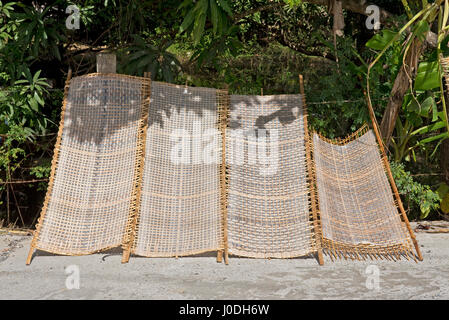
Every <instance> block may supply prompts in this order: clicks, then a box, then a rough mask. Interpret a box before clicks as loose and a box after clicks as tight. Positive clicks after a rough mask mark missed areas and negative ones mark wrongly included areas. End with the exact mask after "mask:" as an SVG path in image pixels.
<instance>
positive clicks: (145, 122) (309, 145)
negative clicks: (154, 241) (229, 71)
mask: <svg viewBox="0 0 449 320" xmlns="http://www.w3.org/2000/svg"><path fill="white" fill-rule="evenodd" d="M445 66H448V67H447V68H449V63H446V65H445ZM103 75H106V76H109V77H110V78H108V79H114V78H117V79H122V80H126V79H128V78H129V79H130V80H132V81H137V82H139V83H140V88H141V89H140V90H141V91H140V98H136V100H138V101H140V109H139V110H140V111H139V112H140V113H139V115H138V117H137V119H138V121H137V125H136V127H137V133H136V146H135V150H136V152H135V156H134V157H135V159H134V160H135V164H134V167H133V172H134V174H133V177H132V192H131V195H130V198H129V207H128V208H129V209H128V215H127V220H126V226H125V227H124V228H123V229H124V230H123V233H122V234H121V235H122V243H121V245H122V248H123V257H122V262H123V263H126V262H128V260H129V258H130V255H131V254H133V253H135V251H134V250H135V247H136V243H137V242H138V238H137V236H138V232H139V224H140V218H141V216H140V214H141V212H140V209H141V206H142V197H143V196H142V188H143V180H144V168H145V164H146V162H145V150H146V149H148V144H147V141H146V140H147V135H148V129H149V115H150V110H151V108H152V106H150V98H151V95H152V90H153V83H152V82H151V80H150V74H149V73H146V74H145V77H144V78H137V77H130V76H123V75H111V74H103ZM85 77H86V79H90V78H92V79H93V80H92V81H95V77H98V74H92V75H87V76H85ZM127 77H128V78H127ZM100 81H102V80H101V79H100ZM70 84H71V71H69V73H68V77H67V81H66V85H65V89H64V101H63V105H62V110H61V120H60V126H59V131H58V135H57V140H56V145H55V152H54V155H53V160H52V168H51V174H50V179H49V185H48V190H47V194H46V198H45V201H44V205H43V209H42V212H41V217H40V218H39V220H38V224H37V226H36V231H35V233H34V237H33V240H32V243H31V248H30V251H29V254H28V257H27V261H26V263H27V264H29V263H30V262H31V259H32V255H33V252H34V250H35V249H38V248H39V246H38V244H37V242H38V237H39V234H40V232H41V228H42V224H43V221H44V219H45V218H46V214H47V211H48V207H49V203H50V198H51V197H52V193H53V191H54V190H53V189H54V184H55V173H56V168H57V166H58V163H59V160H60V157H61V154H60V149H61V141H62V137H63V131H64V122H65V115H66V105H67V99H68V92H69V85H70ZM299 85H300V96H299V99H301V101H296V103H297V104H298V108H299V109H300V110H302V111H300V115H299V118H300V119H302V122H301V121H300V122H299V125H301V126H303V127H304V128H303V130H304V132H303V133H304V134H303V135H302V133H300V134H299V135H297V136H293V137H289V138H288V139H287V140H286V142H287V143H291V142H292V141H297V140H301V139H302V138H303V139H304V142H302V143H303V144H304V145H303V146H302V143H301V142H298V144H297V145H296V146H298V145H301V148H302V147H304V150H305V152H304V158H303V159H304V161H305V163H304V167H305V168H304V169H305V175H302V176H301V177H304V176H305V177H306V185H307V190H308V191H307V199H308V200H307V201H308V202H307V203H309V205H310V207H308V208H307V210H309V211H308V213H309V215H308V217H307V219H308V220H307V221H306V222H304V221H303V222H301V223H303V224H304V226H306V225H307V227H306V229H303V231H302V232H303V233H306V232H309V229H308V228H309V226H310V233H311V234H310V237H309V235H306V236H305V237H304V239H302V241H309V244H308V245H307V249H304V250H309V251H301V252H302V254H300V250H299V249H298V248H296V249H294V250H293V249H292V250H291V251H290V252H288V251H285V252H277V253H276V252H275V253H273V252H269V253H268V252H265V251H264V250H265V249H263V248H262V249H260V248H259V247H258V248H256V249H257V250H255V251H251V250H252V249H251V248H249V249H248V250H249V251H246V253H245V251H244V250H243V251H240V252H243V253H244V254H249V256H252V257H259V258H261V257H273V256H274V257H284V258H285V257H289V258H291V257H295V256H301V255H304V252H307V253H308V252H313V253H315V254H316V255H317V260H318V262H319V264H320V265H323V263H324V261H323V250H325V252H327V253H329V252H330V255H331V258H334V257H335V258H337V257H343V258H351V259H360V258H363V257H364V256H368V257H371V258H373V257H374V258H377V257H379V258H383V257H385V258H387V259H389V258H392V260H396V258H399V257H400V255H401V252H402V251H401V250H403V248H402V247H401V246H400V245H396V244H392V245H386V246H385V247H383V248H381V249H380V250H379V249H378V250H377V251H376V250H372V248H371V247H369V246H365V245H360V246H350V245H348V244H346V243H338V241H330V240H329V239H326V238H325V237H324V236H323V223H322V222H323V221H322V217H321V212H320V199H319V194H318V182H317V166H316V159H315V154H314V150H315V149H314V148H315V146H314V143H313V134H314V133H313V132H312V133H311V132H310V131H309V128H308V114H307V105H306V98H305V90H304V80H303V77H302V76H301V75H300V76H299ZM448 85H449V82H448ZM158 86H159V87H160V88H161V90H165V89H163V88H165V87H164V86H167V88H172V89H173V90H179V89H180V88H179V86H176V85H170V84H162V83H159V84H158ZM128 89H129V88H128ZM170 90H171V89H170ZM185 90H187V87H186V88H185ZM192 90H193V91H194V92H196V94H198V96H201V94H204V95H205V96H204V97H206V96H208V97H209V98H208V99H214V100H207V99H206V98H205V101H204V102H203V105H202V104H201V103H197V104H196V105H194V106H196V107H198V108H200V107H202V106H203V107H204V106H205V105H204V104H207V105H208V107H211V110H214V112H216V115H217V120H216V124H215V125H216V127H217V129H218V131H219V133H220V142H219V144H220V150H221V154H220V155H221V157H220V158H221V159H220V160H221V161H220V163H219V164H218V165H217V167H214V169H213V170H214V172H215V170H216V172H217V174H218V181H219V182H218V183H217V186H216V187H217V190H219V191H217V192H218V198H217V199H218V200H217V201H218V204H217V206H218V209H217V210H218V211H219V217H220V219H221V221H220V222H219V224H220V225H221V230H220V232H217V233H216V234H215V235H214V237H215V238H216V237H217V235H219V236H218V238H219V239H218V242H217V241H215V240H216V239H215V238H214V239H215V240H212V242H214V244H211V245H210V246H208V245H207V244H206V245H205V246H203V247H201V246H200V247H198V248H196V249H191V250H190V249H186V250H184V251H180V252H181V255H188V254H196V253H200V252H206V251H215V250H216V251H217V261H218V262H222V261H223V257H224V261H225V263H226V264H228V255H229V252H230V249H229V243H230V239H229V235H228V230H229V224H228V210H229V194H230V190H229V188H230V184H229V180H230V172H229V168H230V166H229V165H228V163H227V151H228V148H227V147H228V146H227V144H228V143H229V141H228V139H229V137H228V134H227V133H228V132H229V130H230V120H231V114H230V113H231V109H232V108H231V96H230V95H229V94H228V90H227V89H226V90H215V89H209V88H192ZM195 90H197V91H195ZM193 91H192V92H193ZM201 92H203V93H201ZM178 93H179V92H178ZM206 93H207V94H206ZM212 97H214V98H212ZM233 97H236V96H233ZM269 97H270V96H264V97H263V98H264V99H269ZM272 97H275V96H272ZM292 97H293V95H291V96H290V97H287V95H282V96H278V99H279V101H283V100H282V99H286V100H285V101H283V103H285V104H288V103H290V104H293V105H294V106H295V104H294V103H293V102H292V101H291V99H292ZM177 99H178V98H177ZM242 99H243V96H242ZM264 99H261V100H260V101H262V105H264V104H265V103H266V102H265V101H266V100H264ZM289 99H290V100H289ZM295 99H298V97H296V96H295ZM177 101H178V100H177ZM211 101H214V102H211ZM267 101H268V100H267ZM178 102H179V101H178ZM367 102H368V108H369V111H370V118H371V122H372V127H373V132H374V134H375V141H376V142H377V146H378V149H379V151H380V153H381V161H382V165H383V168H384V171H385V173H386V175H387V177H388V181H389V184H390V187H391V190H392V191H393V195H394V198H395V203H396V205H397V208H398V209H399V212H400V215H401V218H402V221H403V222H404V224H405V226H406V228H407V231H408V233H409V235H410V238H411V241H412V242H413V245H414V247H415V250H416V253H417V256H418V259H419V260H422V255H421V252H420V249H419V246H418V243H417V241H416V237H415V235H414V233H413V231H412V229H411V226H410V223H409V221H408V218H407V215H406V213H405V210H404V208H403V205H402V202H401V199H400V196H399V192H398V190H397V187H396V184H395V182H394V179H393V176H392V173H391V169H390V166H389V163H388V158H387V155H386V152H385V148H384V146H383V142H382V139H381V136H380V133H379V129H378V126H377V123H376V120H375V116H374V111H373V108H372V105H371V102H370V100H369V99H367ZM180 103H182V101H181V102H180ZM194 103H196V102H194ZM209 104H211V105H209ZM274 107H276V105H275V106H274ZM269 108H270V107H269ZM271 108H273V106H271ZM276 108H277V107H276ZM276 108H273V109H272V110H271V109H269V111H270V112H272V113H277V112H280V113H279V114H283V113H282V112H284V113H285V110H284V111H282V112H281V111H275V110H276ZM256 111H257V110H256ZM262 111H263V112H267V110H264V109H263V108H262V109H261V112H262ZM257 112H258V111H257ZM257 112H256V113H255V114H254V115H257ZM263 112H262V113H260V115H262V114H264V113H263ZM301 112H302V113H301ZM254 115H253V116H254ZM260 115H259V116H260ZM262 117H266V116H265V114H264V115H263V116H262ZM279 117H280V116H279ZM189 119H193V118H189ZM210 119H212V118H210ZM210 119H209V121H210ZM270 121H271V120H270ZM279 127H282V128H283V126H279ZM65 129H67V128H65ZM288 130H291V132H289V134H293V135H295V134H298V132H301V129H300V128H299V127H297V128H296V129H294V128H291V127H290V129H288ZM294 130H298V131H294ZM368 131H369V128H368V127H367V126H364V127H362V128H361V129H359V130H358V131H357V132H355V133H354V134H352V135H351V136H349V137H347V138H345V139H333V140H332V139H327V138H325V137H323V136H319V135H317V134H315V135H317V136H319V138H320V139H321V140H322V141H324V142H326V143H328V144H331V145H335V146H345V145H347V144H349V143H352V142H353V141H355V140H357V139H361V138H363V137H364V136H366V134H367V133H369V132H368ZM292 132H296V133H292ZM298 137H299V138H298ZM291 146H292V145H290V147H291ZM301 152H302V151H301ZM147 157H148V154H147ZM288 159H290V158H288ZM301 161H303V160H301ZM300 169H301V170H302V168H300ZM282 176H283V175H281V177H282ZM211 181H213V180H211ZM254 181H257V179H255V180H254ZM298 183H299V182H298ZM300 187H301V186H298V188H300ZM270 190H271V189H270ZM299 191H301V189H297V190H296V193H298V192H299ZM213 192H215V191H213ZM233 192H234V193H233V194H234V195H235V194H238V196H243V197H246V198H247V199H249V200H248V201H253V200H254V199H258V198H260V197H258V195H257V194H244V193H240V194H239V192H237V191H235V190H234V191H233ZM301 192H302V191H301ZM209 193H210V192H209ZM304 193H305V192H304ZM269 196H270V194H267V196H266V197H265V198H264V199H265V200H264V201H267V202H266V203H268V202H269V201H288V200H291V198H289V197H290V196H288V195H278V194H276V196H274V197H269ZM163 197H166V198H167V199H168V198H170V197H171V196H170V195H168V194H167V195H163ZM175 198H179V199H181V198H182V199H186V198H189V196H179V197H175ZM211 199H214V198H213V197H212V198H208V199H207V200H204V201H211ZM276 199H277V200H276ZM167 201H168V200H167ZM213 201H215V200H213ZM295 201H296V200H295ZM179 203H181V200H180V202H179ZM214 203H215V202H214ZM235 203H238V201H237V202H234V204H235ZM273 203H275V202H273ZM279 203H281V202H279ZM293 203H296V204H297V203H299V202H293ZM290 205H291V204H286V203H283V206H286V207H288V206H290ZM256 207H257V206H256ZM147 209H148V208H147ZM253 209H254V208H253ZM297 209H298V210H299V209H301V208H297ZM233 210H235V208H234V209H233ZM284 210H286V212H287V213H288V214H291V215H292V217H295V216H294V215H295V214H298V212H295V209H294V208H292V207H289V208H287V209H285V208H284ZM271 211H273V210H271ZM271 211H270V212H271ZM233 213H234V219H235V211H234V212H233ZM147 214H148V213H147ZM254 214H256V216H255V217H256V218H257V214H258V212H257V210H256V211H254V212H252V213H250V215H249V217H250V218H251V215H254ZM288 214H287V216H286V218H282V219H285V220H282V221H281V222H282V223H281V224H283V225H285V224H286V221H290V222H287V224H288V223H291V220H288V219H291V217H288ZM301 214H302V213H301ZM275 218H277V217H275ZM287 218H288V219H287ZM298 218H299V216H298V215H297V216H296V217H295V219H296V220H295V221H296V222H298V221H299V220H298ZM179 219H180V218H178V228H179ZM202 219H204V216H203V218H202ZM261 219H262V218H261ZM263 219H265V220H264V221H265V223H266V222H267V221H269V220H267V219H266V218H263ZM217 221H218V220H217ZM234 223H235V221H234ZM147 227H148V226H147ZM270 227H271V228H273V230H274V229H276V226H275V225H272V226H270ZM278 227H279V226H278ZM280 230H282V229H278V230H277V231H278V233H279V232H280ZM290 230H293V229H290ZM305 230H307V231H305ZM214 232H215V231H214ZM178 233H179V230H178ZM155 236H156V237H157V234H156V235H155ZM256 236H257V235H256ZM283 236H284V235H283ZM295 236H297V235H295ZM178 238H179V234H178ZM243 238H244V237H243ZM192 239H193V240H192ZM195 239H196V238H195V237H193V238H191V240H192V241H196V240H195ZM307 239H309V240H307ZM259 240H260V239H259ZM92 241H95V240H92ZM178 241H179V239H178ZM278 241H279V244H278V247H279V248H282V250H286V248H287V246H288V245H287V246H286V244H285V243H284V242H285V241H286V240H285V239H284V238H282V237H280V238H279V239H278ZM289 241H290V240H287V242H289ZM146 244H148V245H149V243H146ZM289 245H290V244H289ZM110 247H113V246H110ZM110 247H103V248H101V249H99V250H94V251H89V252H83V253H81V254H88V253H93V252H96V251H101V250H106V249H109V248H110ZM256 247H257V245H256ZM273 248H276V246H274V247H273ZM234 249H235V247H234ZM253 249H254V248H253ZM44 250H45V249H44ZM142 250H143V249H141V251H140V252H143V253H144V254H143V255H145V256H151V254H153V252H152V251H151V250H152V249H151V248H150V249H148V250H149V251H145V250H143V251H142ZM167 250H168V251H167V252H165V253H164V252H162V253H161V254H163V256H176V257H177V256H178V248H177V247H176V250H174V251H173V250H171V249H167ZM170 250H171V251H170ZM189 250H190V251H189ZM260 250H262V251H260ZM275 250H277V249H275ZM295 250H296V251H295ZM47 251H49V252H54V253H59V254H67V255H77V253H73V252H70V251H67V252H64V251H61V250H55V251H52V250H47ZM236 251H237V252H239V250H238V249H237V250H236ZM145 252H149V253H148V255H146V254H145ZM231 253H233V252H232V251H231ZM138 254H139V253H138ZM155 254H158V253H157V252H156V253H155Z"/></svg>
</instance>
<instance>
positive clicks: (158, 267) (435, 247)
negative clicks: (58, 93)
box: [0, 233, 449, 299]
mask: <svg viewBox="0 0 449 320" xmlns="http://www.w3.org/2000/svg"><path fill="white" fill-rule="evenodd" d="M417 237H418V241H419V243H420V246H421V249H422V252H423V255H424V261H423V262H420V263H415V262H409V261H400V262H390V261H384V260H381V261H364V262H359V261H355V262H353V261H337V262H332V261H331V260H330V259H329V258H328V257H325V265H324V266H322V267H320V266H319V265H318V263H317V261H316V260H315V259H313V258H307V259H291V260H254V259H243V258H237V257H231V258H230V264H229V265H228V266H226V265H224V264H218V263H217V262H216V260H215V254H211V255H206V256H200V257H189V258H179V259H148V258H139V257H132V258H131V260H130V263H128V264H121V263H120V260H121V255H120V251H116V252H112V253H111V252H110V253H100V254H95V255H90V256H83V257H66V256H55V255H51V254H47V253H45V252H41V251H38V252H37V254H36V255H35V257H34V259H33V262H32V264H31V265H30V266H26V265H25V259H26V256H27V253H28V249H29V246H30V242H31V237H30V236H20V235H11V234H3V235H0V283H1V285H0V297H1V299H449V234H426V233H419V234H418V235H417ZM77 271H79V289H76V288H73V286H75V287H76V283H77V281H76V275H77ZM377 271H378V277H377V278H376V274H377ZM66 272H67V273H66ZM73 279H75V280H73ZM377 279H378V280H379V281H377ZM68 288H72V289H68Z"/></svg>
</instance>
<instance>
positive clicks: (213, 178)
mask: <svg viewBox="0 0 449 320" xmlns="http://www.w3.org/2000/svg"><path fill="white" fill-rule="evenodd" d="M220 94H221V92H220V91H217V90H215V89H207V88H191V87H185V86H174V85H169V84H165V83H160V82H152V88H151V103H150V112H149V127H148V130H147V139H146V156H145V165H144V174H143V181H142V195H141V208H140V213H139V218H138V224H137V235H136V237H135V241H134V247H133V249H132V252H133V253H135V254H138V255H142V256H149V257H169V256H183V255H189V254H196V253H201V252H206V251H213V250H219V249H222V248H223V224H222V214H221V210H220V171H219V164H220V163H219V159H220V158H221V155H220V150H219V149H220V148H219V147H220V143H219V141H220V139H221V138H220V132H219V130H218V121H219V110H220V101H221V99H220Z"/></svg>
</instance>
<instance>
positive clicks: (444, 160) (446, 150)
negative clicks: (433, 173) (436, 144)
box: [440, 139, 449, 184]
mask: <svg viewBox="0 0 449 320" xmlns="http://www.w3.org/2000/svg"><path fill="white" fill-rule="evenodd" d="M440 151H441V153H440V167H441V171H442V177H443V179H444V181H445V182H446V183H447V184H449V139H446V140H444V141H443V143H442V144H441V150H440Z"/></svg>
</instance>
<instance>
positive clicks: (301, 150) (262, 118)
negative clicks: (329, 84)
mask: <svg viewBox="0 0 449 320" xmlns="http://www.w3.org/2000/svg"><path fill="white" fill-rule="evenodd" d="M226 139H227V143H226V153H227V157H226V163H227V166H228V177H229V178H228V179H229V180H228V187H227V189H228V232H229V235H228V237H229V238H228V239H229V252H230V253H233V254H236V255H240V256H247V257H255V258H269V257H273V258H288V257H296V256H303V255H307V254H309V253H311V252H313V251H315V245H314V240H313V237H312V228H313V224H312V222H311V218H310V214H309V205H310V203H309V192H308V184H307V167H306V156H305V152H306V151H305V141H306V140H305V134H304V110H303V103H302V97H301V95H279V96H238V95H233V96H231V98H230V119H229V128H228V130H227V133H226Z"/></svg>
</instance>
